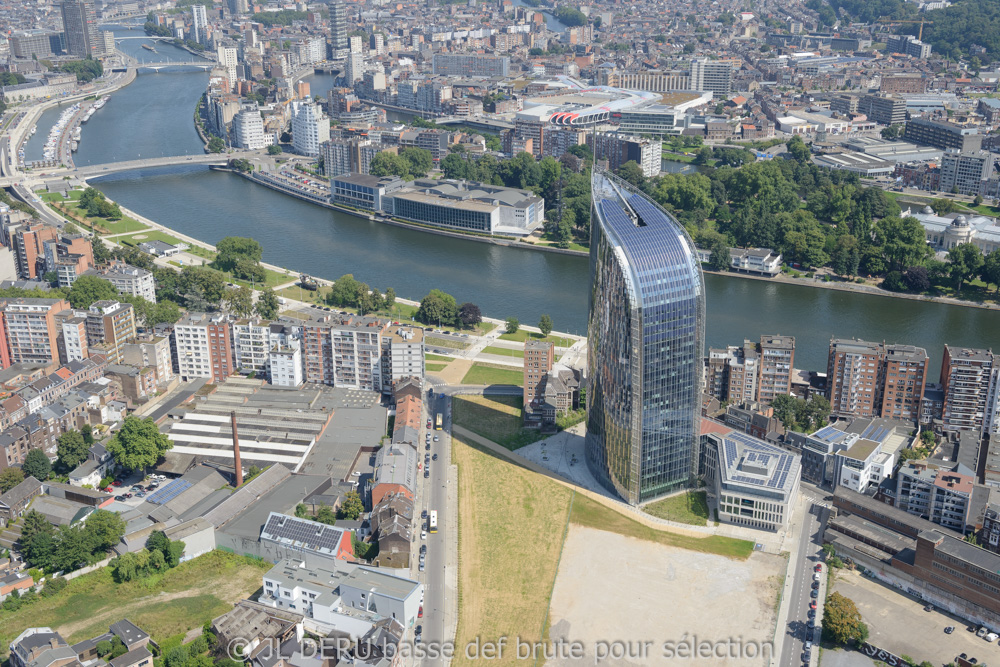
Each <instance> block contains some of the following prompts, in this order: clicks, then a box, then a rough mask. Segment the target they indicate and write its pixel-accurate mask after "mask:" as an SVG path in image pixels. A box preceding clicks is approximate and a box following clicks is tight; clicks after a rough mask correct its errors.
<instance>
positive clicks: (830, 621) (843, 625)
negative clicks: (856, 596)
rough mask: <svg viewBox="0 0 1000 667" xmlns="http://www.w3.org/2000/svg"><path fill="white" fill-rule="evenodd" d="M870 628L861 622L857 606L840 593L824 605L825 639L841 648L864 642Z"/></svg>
mask: <svg viewBox="0 0 1000 667" xmlns="http://www.w3.org/2000/svg"><path fill="white" fill-rule="evenodd" d="M867 637H868V627H867V626H866V625H865V624H864V622H863V621H862V620H861V613H860V612H859V611H858V607H857V605H855V604H854V601H853V600H851V599H850V598H846V597H844V596H843V595H841V594H840V593H836V592H834V593H832V594H830V596H829V597H828V598H827V599H826V603H825V604H824V605H823V638H824V639H826V640H827V641H831V642H833V643H835V644H839V645H841V646H846V645H847V644H848V643H849V642H852V641H854V642H863V641H864V640H865V639H867Z"/></svg>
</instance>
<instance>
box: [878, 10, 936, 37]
mask: <svg viewBox="0 0 1000 667" xmlns="http://www.w3.org/2000/svg"><path fill="white" fill-rule="evenodd" d="M878 23H885V24H890V23H919V24H920V34H918V35H917V39H919V40H921V41H923V39H924V24H925V23H926V24H927V25H934V21H928V20H927V19H925V18H924V17H922V16H921V17H920V20H919V21H907V20H903V19H893V18H889V17H888V16H882V17H879V20H878Z"/></svg>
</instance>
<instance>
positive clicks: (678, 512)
mask: <svg viewBox="0 0 1000 667" xmlns="http://www.w3.org/2000/svg"><path fill="white" fill-rule="evenodd" d="M642 509H643V511H644V512H646V514H651V515H652V516H655V517H657V518H660V519H667V520H669V521H678V522H680V523H688V524H691V525H692V526H704V525H705V523H706V522H707V521H708V501H707V499H706V494H705V492H704V491H687V492H685V493H681V494H678V495H676V496H671V497H670V498H664V499H663V500H658V501H656V502H655V503H650V504H649V505H646V506H644V507H643V508H642Z"/></svg>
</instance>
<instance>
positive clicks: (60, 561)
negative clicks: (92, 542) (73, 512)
mask: <svg viewBox="0 0 1000 667" xmlns="http://www.w3.org/2000/svg"><path fill="white" fill-rule="evenodd" d="M56 544H57V547H56V553H55V557H54V558H53V563H52V564H53V565H54V566H55V568H56V569H59V570H63V571H64V572H70V571H72V570H76V569H77V568H80V567H82V566H83V565H85V564H86V563H87V561H88V560H90V556H91V553H92V552H91V550H90V549H89V548H88V544H87V539H86V536H85V535H84V532H83V530H82V529H81V528H80V527H79V526H75V525H74V526H60V527H59V530H58V531H57V533H56Z"/></svg>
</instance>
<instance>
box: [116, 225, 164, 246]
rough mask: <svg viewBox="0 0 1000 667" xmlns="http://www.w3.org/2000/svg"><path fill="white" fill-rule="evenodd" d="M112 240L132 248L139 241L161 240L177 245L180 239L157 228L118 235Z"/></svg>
mask: <svg viewBox="0 0 1000 667" xmlns="http://www.w3.org/2000/svg"><path fill="white" fill-rule="evenodd" d="M112 240H113V241H114V242H115V243H120V244H122V245H127V246H131V247H133V248H137V247H139V244H140V243H145V242H146V241H163V242H164V243H169V244H170V245H177V244H178V243H180V242H181V240H180V239H178V238H176V237H174V236H171V235H170V234H167V233H166V232H161V231H160V230H158V229H150V230H148V231H145V232H139V233H138V234H129V235H128V236H119V237H116V238H114V239H112Z"/></svg>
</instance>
